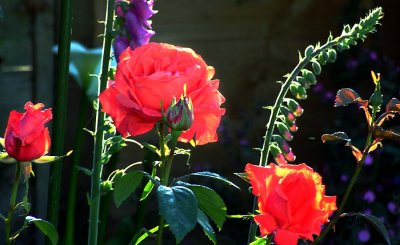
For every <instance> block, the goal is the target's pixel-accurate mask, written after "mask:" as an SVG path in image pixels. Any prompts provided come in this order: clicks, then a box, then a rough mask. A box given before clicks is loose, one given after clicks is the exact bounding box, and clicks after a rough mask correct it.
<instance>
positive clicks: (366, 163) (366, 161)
mask: <svg viewBox="0 0 400 245" xmlns="http://www.w3.org/2000/svg"><path fill="white" fill-rule="evenodd" d="M373 161H374V159H373V158H372V156H371V155H370V154H367V157H366V158H365V162H364V164H365V165H366V166H370V165H371V164H372V162H373Z"/></svg>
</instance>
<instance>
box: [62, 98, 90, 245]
mask: <svg viewBox="0 0 400 245" xmlns="http://www.w3.org/2000/svg"><path fill="white" fill-rule="evenodd" d="M90 106H91V103H90V101H89V100H88V98H87V96H86V94H85V93H83V94H82V97H81V105H80V107H79V117H78V123H77V125H76V131H75V141H74V147H73V152H74V154H73V155H72V164H71V176H70V178H69V188H68V203H67V217H66V219H67V220H66V228H65V244H67V245H74V244H75V242H74V227H75V210H76V192H77V187H78V176H79V169H78V168H77V167H78V166H79V164H80V161H81V152H82V147H83V140H84V136H85V132H84V131H83V128H84V127H85V123H86V121H87V115H88V112H89V109H90Z"/></svg>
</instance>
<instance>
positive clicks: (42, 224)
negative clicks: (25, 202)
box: [25, 216, 58, 244]
mask: <svg viewBox="0 0 400 245" xmlns="http://www.w3.org/2000/svg"><path fill="white" fill-rule="evenodd" d="M25 222H26V223H28V224H31V223H33V224H35V226H36V227H37V228H38V229H39V230H40V231H41V232H42V233H43V234H45V235H46V236H48V237H49V239H50V241H51V243H52V244H57V242H58V233H57V229H56V228H55V227H54V225H53V224H52V223H50V222H48V221H46V220H42V219H37V218H35V217H33V216H26V217H25Z"/></svg>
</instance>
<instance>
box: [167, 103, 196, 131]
mask: <svg viewBox="0 0 400 245" xmlns="http://www.w3.org/2000/svg"><path fill="white" fill-rule="evenodd" d="M193 120H194V115H193V105H192V101H191V100H190V99H189V98H187V97H183V98H181V99H179V100H178V102H175V99H173V101H172V103H171V105H170V106H169V108H168V110H167V112H166V113H165V119H164V121H165V123H166V124H167V125H168V126H169V127H170V128H171V129H174V130H177V131H186V130H188V129H189V128H190V126H192V123H193Z"/></svg>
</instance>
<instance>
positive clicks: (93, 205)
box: [88, 0, 114, 245]
mask: <svg viewBox="0 0 400 245" xmlns="http://www.w3.org/2000/svg"><path fill="white" fill-rule="evenodd" d="M113 20H114V1H113V0H107V12H106V19H105V23H106V25H105V29H104V40H103V57H102V67H101V72H100V85H99V88H98V94H100V92H101V91H103V90H104V89H106V87H107V80H108V71H109V65H110V52H111V42H112V39H113V37H112V27H113ZM97 101H98V100H97ZM97 104H98V108H97V111H96V125H95V132H96V136H95V140H94V153H93V168H92V180H91V183H92V186H91V193H90V217H89V239H88V244H89V245H96V244H97V238H98V228H99V210H100V186H101V173H102V170H103V166H102V163H101V155H102V151H103V141H104V130H103V129H102V127H103V125H104V118H105V114H104V112H101V109H100V104H99V103H97Z"/></svg>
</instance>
